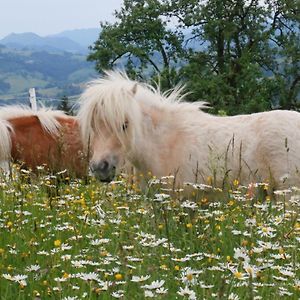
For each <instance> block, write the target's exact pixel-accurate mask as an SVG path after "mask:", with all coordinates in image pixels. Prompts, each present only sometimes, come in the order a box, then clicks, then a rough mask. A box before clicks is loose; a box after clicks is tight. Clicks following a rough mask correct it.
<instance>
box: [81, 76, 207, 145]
mask: <svg viewBox="0 0 300 300" xmlns="http://www.w3.org/2000/svg"><path fill="white" fill-rule="evenodd" d="M183 90H184V86H182V85H178V86H176V87H175V88H174V89H172V90H169V91H167V92H165V93H162V92H161V91H160V89H159V87H158V86H157V87H156V88H154V87H153V86H151V85H149V84H146V83H141V82H137V81H134V80H131V79H129V78H128V76H127V75H126V73H124V72H120V71H106V72H105V76H104V77H103V78H100V79H97V80H94V81H91V82H90V83H89V84H88V86H87V88H86V90H85V91H84V93H83V94H82V96H81V98H80V109H79V112H78V119H79V123H80V124H81V132H82V137H83V140H84V141H85V142H86V143H85V144H87V142H88V140H89V139H90V137H92V136H93V135H94V134H96V135H97V134H101V124H99V121H100V120H102V121H103V122H104V124H102V125H105V126H106V127H108V128H110V130H111V131H112V134H115V135H116V136H117V137H118V138H119V140H120V141H121V142H122V140H123V139H124V132H122V130H121V128H122V126H123V124H124V123H126V122H129V123H130V126H133V127H134V128H135V130H138V127H137V126H134V125H137V124H139V120H140V119H141V111H140V108H139V104H141V105H147V106H148V107H156V108H157V107H159V108H161V109H166V110H178V111H199V110H200V109H202V108H206V107H207V106H206V103H205V102H194V103H187V102H182V101H184V99H185V97H186V94H184V93H183Z"/></svg>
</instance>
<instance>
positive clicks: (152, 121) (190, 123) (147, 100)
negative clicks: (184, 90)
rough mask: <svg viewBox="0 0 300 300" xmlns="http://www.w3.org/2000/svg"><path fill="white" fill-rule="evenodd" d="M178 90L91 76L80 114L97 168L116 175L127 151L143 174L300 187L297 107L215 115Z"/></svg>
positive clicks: (116, 76)
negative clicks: (164, 90) (269, 182)
mask: <svg viewBox="0 0 300 300" xmlns="http://www.w3.org/2000/svg"><path fill="white" fill-rule="evenodd" d="M180 93H181V88H180V87H176V88H175V89H174V90H173V91H172V92H170V93H168V94H162V93H161V92H160V91H159V90H156V89H154V88H153V87H151V86H149V85H147V84H144V83H140V82H136V81H132V80H130V79H129V78H128V77H127V76H126V74H124V73H120V72H114V71H111V72H107V73H106V76H105V77H104V78H101V79H98V80H95V81H93V82H91V83H90V85H89V86H88V87H87V89H86V91H85V92H84V93H83V95H82V97H81V107H80V110H79V114H78V119H79V122H80V125H81V129H82V134H83V140H84V144H87V143H88V141H89V140H90V141H91V152H92V154H91V161H90V167H91V169H92V171H93V172H94V174H95V175H96V176H97V177H98V178H99V179H101V180H103V181H109V180H112V179H113V177H114V175H115V173H116V171H115V170H116V167H117V165H118V163H119V161H120V156H122V155H123V156H124V155H125V157H126V159H127V160H128V161H130V162H131V163H132V164H133V165H134V167H135V168H136V170H137V173H138V174H140V173H142V174H144V176H147V174H148V172H151V174H153V175H155V176H157V177H162V176H168V175H174V176H175V177H176V183H177V185H181V184H183V183H184V182H190V183H193V182H198V183H205V182H207V181H206V180H207V178H208V177H209V178H212V179H213V181H214V183H215V184H216V185H218V186H220V185H222V184H223V183H224V180H234V179H238V180H239V181H240V182H242V183H244V184H247V183H250V182H258V181H271V182H272V183H273V186H274V187H283V186H287V185H299V183H300V176H299V170H300V114H299V113H298V112H295V111H280V110H276V111H271V112H262V113H256V114H251V115H239V116H233V117H221V116H214V115H210V114H208V113H205V112H203V111H202V110H201V109H202V108H203V107H205V105H204V104H203V103H201V102H198V103H189V102H184V101H183V98H184V96H181V95H180Z"/></svg>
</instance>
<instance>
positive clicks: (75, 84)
mask: <svg viewBox="0 0 300 300" xmlns="http://www.w3.org/2000/svg"><path fill="white" fill-rule="evenodd" d="M32 37H33V38H34V39H35V38H36V37H34V36H32ZM96 76H97V74H96V72H95V71H94V64H93V63H91V62H87V61H86V56H85V55H82V54H74V53H70V52H62V51H61V52H49V51H45V50H29V49H23V50H20V49H12V48H9V47H6V46H0V104H1V100H2V104H3V103H4V102H6V101H10V102H9V103H12V102H11V101H12V100H13V102H22V101H21V99H24V95H26V97H27V92H28V89H29V88H30V87H35V88H36V89H37V95H38V96H40V97H44V98H49V97H53V98H58V97H61V96H63V95H67V96H71V95H77V94H79V93H80V92H81V88H82V86H83V83H84V82H86V81H88V80H90V79H91V78H95V77H96ZM7 103H8V102H7Z"/></svg>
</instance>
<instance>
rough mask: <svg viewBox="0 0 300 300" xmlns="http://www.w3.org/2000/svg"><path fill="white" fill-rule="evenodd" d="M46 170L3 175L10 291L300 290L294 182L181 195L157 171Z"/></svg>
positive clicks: (193, 293) (14, 294) (1, 229)
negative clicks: (271, 190) (87, 174)
mask: <svg viewBox="0 0 300 300" xmlns="http://www.w3.org/2000/svg"><path fill="white" fill-rule="evenodd" d="M41 173H43V174H40V175H39V176H37V177H36V176H33V175H32V174H30V173H29V174H28V172H26V171H21V172H19V171H17V170H15V171H14V173H13V175H12V176H11V178H7V177H5V176H4V175H3V176H2V177H1V181H0V199H1V200H0V257H1V260H0V298H1V299H14V300H15V299H69V300H70V299H115V298H120V299H148V298H154V299H299V297H300V280H299V278H300V252H299V245H300V243H299V242H300V218H299V215H298V212H299V208H300V190H299V189H297V188H291V189H289V190H285V191H278V192H277V193H276V194H275V195H274V197H270V196H266V195H267V193H265V191H267V190H268V185H267V184H257V185H253V186H251V187H250V188H249V187H243V186H240V185H239V183H238V182H237V181H235V182H233V183H232V187H231V189H228V190H226V191H222V190H220V189H214V188H212V187H210V186H205V185H194V186H192V188H193V189H194V191H193V193H192V194H191V195H190V196H189V197H188V198H187V197H184V199H181V198H183V197H182V196H181V191H177V192H175V193H172V196H169V194H168V193H167V191H166V189H165V188H164V185H163V184H161V183H160V182H158V183H156V185H154V184H153V182H154V180H152V182H151V183H149V185H148V187H147V188H146V190H144V191H143V192H141V191H140V190H139V189H138V188H137V186H136V185H135V184H132V183H130V182H131V180H128V181H126V180H125V179H120V180H118V181H115V182H113V183H110V184H101V183H98V182H96V181H94V180H93V179H89V181H88V183H86V182H84V181H82V180H69V179H68V178H67V179H66V180H64V182H63V183H59V182H60V181H59V180H58V178H57V176H50V175H48V174H46V173H44V171H41ZM129 181H130V182H129ZM160 185H161V186H160Z"/></svg>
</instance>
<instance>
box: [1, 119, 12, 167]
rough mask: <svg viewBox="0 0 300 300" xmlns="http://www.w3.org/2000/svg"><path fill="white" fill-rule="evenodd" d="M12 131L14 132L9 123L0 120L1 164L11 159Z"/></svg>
mask: <svg viewBox="0 0 300 300" xmlns="http://www.w3.org/2000/svg"><path fill="white" fill-rule="evenodd" d="M10 131H12V127H11V125H10V124H9V122H8V121H6V120H1V119H0V136H1V138H0V162H1V161H4V160H8V159H9V158H10V149H11V139H10Z"/></svg>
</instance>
